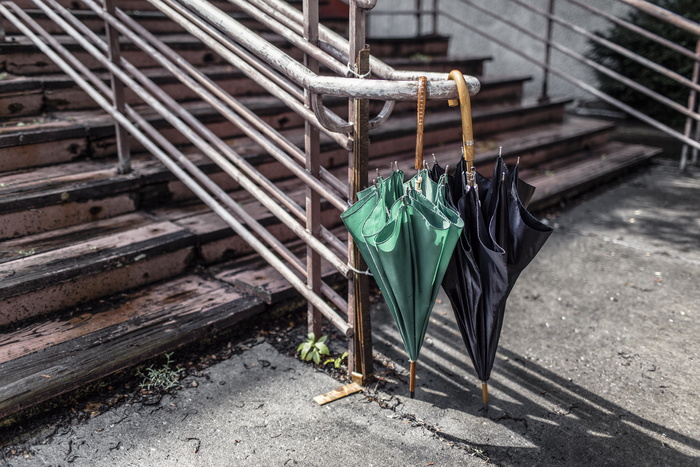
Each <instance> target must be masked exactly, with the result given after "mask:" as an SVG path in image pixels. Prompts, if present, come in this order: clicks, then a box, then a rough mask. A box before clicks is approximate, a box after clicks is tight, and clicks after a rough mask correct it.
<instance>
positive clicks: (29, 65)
mask: <svg viewBox="0 0 700 467" xmlns="http://www.w3.org/2000/svg"><path fill="white" fill-rule="evenodd" d="M260 35H261V36H263V37H264V38H265V39H267V40H268V41H270V42H271V43H272V44H274V45H276V46H277V47H280V48H282V49H283V50H285V51H286V52H287V53H288V54H289V55H291V56H292V57H294V58H296V59H298V60H301V58H302V54H301V53H300V52H298V51H297V50H298V49H292V48H290V47H289V45H288V43H287V42H286V41H284V40H282V39H281V38H279V36H276V35H272V34H270V33H264V32H261V33H260ZM54 38H55V39H56V40H58V42H60V43H61V44H62V45H63V46H64V47H65V48H66V49H68V50H69V51H71V52H72V53H73V55H75V57H76V58H78V59H79V60H80V61H81V62H82V63H83V64H84V65H86V66H87V67H88V68H90V69H92V70H101V69H103V66H102V65H101V64H100V63H99V61H98V60H97V59H95V58H94V57H92V56H91V55H90V54H88V53H87V52H86V51H85V50H84V49H83V48H82V47H81V46H80V45H78V43H77V42H76V41H75V40H74V39H72V38H71V37H69V36H67V35H55V36H54ZM159 39H160V40H161V41H163V42H164V43H165V44H166V45H168V46H169V47H171V48H172V49H174V50H175V51H176V52H178V53H179V54H180V55H181V56H182V57H183V58H184V59H185V60H187V61H188V62H190V63H191V64H193V65H195V66H197V67H204V66H210V65H224V64H227V62H225V61H224V60H223V59H222V58H221V57H220V56H218V55H217V54H216V53H214V52H212V51H211V50H210V49H209V48H208V47H207V46H205V45H204V44H203V43H202V42H200V41H199V40H198V39H196V38H195V37H193V36H190V35H187V34H184V33H183V34H161V35H160V36H159ZM120 48H121V54H122V56H123V57H124V58H125V59H126V60H128V61H129V62H131V63H133V64H137V65H138V67H139V68H150V67H156V66H158V64H157V62H156V60H155V59H154V58H152V57H151V56H150V55H149V54H147V53H145V52H143V51H142V50H140V49H139V48H138V47H136V46H135V45H133V44H132V43H131V42H129V41H127V40H126V39H125V38H122V39H121V42H120ZM0 52H1V53H2V54H3V56H4V59H5V71H6V72H7V73H10V74H12V75H18V76H19V75H35V74H44V73H58V72H60V68H59V67H58V66H57V65H56V64H54V63H53V62H52V61H50V60H48V58H47V57H46V56H45V55H44V54H43V53H42V52H41V51H39V50H38V49H37V48H36V46H35V45H34V44H32V43H31V42H30V41H29V39H27V38H26V37H24V36H21V35H17V36H7V37H6V38H5V42H2V43H0Z"/></svg>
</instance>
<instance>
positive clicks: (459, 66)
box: [372, 49, 484, 76]
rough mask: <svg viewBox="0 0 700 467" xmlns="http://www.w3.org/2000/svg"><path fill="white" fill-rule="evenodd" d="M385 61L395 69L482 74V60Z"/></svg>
mask: <svg viewBox="0 0 700 467" xmlns="http://www.w3.org/2000/svg"><path fill="white" fill-rule="evenodd" d="M372 53H373V54H374V49H372ZM388 57H389V58H391V57H392V56H391V55H389V56H388ZM387 62H388V64H389V65H391V67H392V68H394V69H396V70H408V71H414V70H416V69H420V70H421V71H426V72H435V73H449V72H450V71H452V70H459V71H461V72H462V73H463V74H465V75H471V76H481V75H483V74H484V62H483V60H474V61H472V60H460V61H451V62H443V61H437V60H436V61H431V60H426V61H425V62H420V63H416V62H411V63H406V64H403V63H394V62H392V61H391V60H387Z"/></svg>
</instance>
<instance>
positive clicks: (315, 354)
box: [312, 351, 321, 365]
mask: <svg viewBox="0 0 700 467" xmlns="http://www.w3.org/2000/svg"><path fill="white" fill-rule="evenodd" d="M312 357H313V359H314V363H315V364H316V365H319V364H320V363H321V354H319V353H318V352H316V351H314V352H312Z"/></svg>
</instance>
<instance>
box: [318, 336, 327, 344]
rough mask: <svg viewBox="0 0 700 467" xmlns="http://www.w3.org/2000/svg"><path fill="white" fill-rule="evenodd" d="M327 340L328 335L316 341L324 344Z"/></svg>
mask: <svg viewBox="0 0 700 467" xmlns="http://www.w3.org/2000/svg"><path fill="white" fill-rule="evenodd" d="M327 340H328V336H321V338H320V339H319V340H317V341H316V343H318V344H323V343H324V342H326V341H327Z"/></svg>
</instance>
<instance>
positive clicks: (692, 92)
mask: <svg viewBox="0 0 700 467" xmlns="http://www.w3.org/2000/svg"><path fill="white" fill-rule="evenodd" d="M456 1H458V2H460V3H462V4H465V5H469V6H470V7H472V8H474V9H476V10H477V11H479V12H481V13H483V14H486V15H489V16H491V17H493V18H494V19H496V20H497V21H499V22H501V23H502V24H505V25H507V26H508V27H509V28H510V29H512V30H516V31H518V32H519V33H522V34H524V35H526V36H527V37H529V38H531V39H533V40H535V41H537V42H540V43H542V44H544V45H545V56H544V58H543V59H540V58H538V57H535V56H533V55H532V54H530V53H527V52H525V51H524V50H523V47H522V44H513V43H510V42H508V41H507V40H506V39H504V37H503V36H499V35H496V34H493V33H491V32H490V31H488V30H486V29H485V28H482V27H479V25H478V24H476V22H475V21H471V20H470V17H469V16H468V15H459V16H458V15H455V14H452V13H451V12H449V11H446V10H445V9H444V8H439V11H438V14H439V16H440V17H441V18H445V19H448V20H450V21H451V22H453V23H454V24H457V25H459V26H461V27H463V28H465V29H466V30H469V31H470V32H475V33H478V34H479V35H481V36H483V37H486V38H488V39H489V40H490V41H492V42H493V43H496V44H498V45H499V46H500V47H503V48H505V49H507V50H509V51H511V52H513V53H515V54H517V55H518V56H520V57H521V58H524V59H525V60H527V61H529V62H530V63H532V64H534V65H536V66H538V67H540V68H542V69H543V70H544V79H543V92H542V96H541V99H546V98H547V92H548V90H547V82H548V75H550V74H551V75H555V76H557V77H559V78H561V79H563V80H564V81H567V82H569V83H571V84H573V85H575V86H577V87H578V88H580V89H583V90H584V91H586V92H588V93H590V94H592V95H594V96H596V97H598V98H599V99H601V100H603V101H605V102H607V103H608V104H610V105H612V106H614V107H617V108H618V109H620V110H622V111H623V112H625V113H627V114H629V115H631V116H632V117H634V118H636V119H638V120H640V121H642V122H644V123H647V124H648V125H650V126H652V127H654V128H657V129H659V130H661V131H662V132H664V133H666V134H667V135H669V136H671V137H673V138H675V139H677V140H678V141H680V142H681V143H683V144H684V147H683V152H682V154H681V162H680V166H681V169H683V168H685V165H686V157H687V156H686V154H687V151H688V149H689V148H693V161H697V155H698V151H699V150H700V141H699V137H700V113H699V112H698V110H697V101H698V99H697V94H698V92H700V24H698V23H695V22H693V21H691V20H689V19H687V18H684V17H682V16H680V15H677V14H674V13H672V12H670V11H668V10H665V9H663V8H661V7H659V6H658V5H654V4H651V3H649V2H647V1H644V0H617V1H618V2H620V3H623V4H625V5H627V6H629V7H632V8H636V9H638V10H639V11H643V12H645V13H647V14H650V15H653V16H654V17H655V18H657V19H659V20H662V21H665V22H667V23H669V24H672V25H674V26H675V27H678V28H681V29H683V30H684V31H688V32H689V33H691V34H694V35H695V36H696V37H697V47H696V50H695V51H691V50H688V49H686V48H684V47H681V46H680V45H678V44H675V43H673V42H671V41H669V40H667V39H665V38H661V37H659V36H658V35H656V34H653V33H651V32H649V31H646V30H644V29H642V28H639V27H637V26H635V25H633V24H631V23H629V22H628V21H625V20H622V19H619V18H616V17H615V16H613V15H611V14H608V13H605V12H603V11H602V10H600V9H598V8H595V7H592V6H590V5H588V4H586V3H585V2H583V1H581V0H561V1H568V2H570V3H571V4H573V5H576V6H578V7H581V8H584V9H586V10H587V11H589V12H590V13H592V14H594V15H597V16H600V17H601V18H604V19H607V20H610V21H613V22H614V23H616V24H618V25H620V26H622V27H625V28H628V29H629V30H630V31H632V32H634V33H638V34H641V35H643V36H644V37H647V38H649V39H651V40H654V41H656V42H657V43H659V44H661V45H662V46H664V47H668V48H669V49H671V50H674V51H676V52H678V53H681V54H682V55H683V56H685V57H688V58H690V59H692V60H694V61H695V66H694V72H693V76H692V77H691V78H690V79H689V78H687V77H685V76H682V75H680V74H678V73H677V72H675V71H674V70H669V69H667V68H665V67H663V66H661V65H659V64H657V63H655V62H653V61H650V60H648V59H646V58H645V57H642V56H640V55H638V54H635V53H633V52H631V51H629V50H626V49H624V48H622V47H619V46H617V45H616V44H613V43H611V42H609V41H607V40H605V39H604V38H602V37H599V36H597V35H595V34H593V33H591V32H590V31H588V30H586V29H585V28H582V27H580V26H578V25H576V24H574V23H572V22H571V21H569V20H566V19H564V18H563V17H561V16H559V15H555V14H553V5H554V0H550V2H549V4H550V9H549V11H545V10H543V9H540V8H536V7H534V6H532V5H531V4H530V2H526V1H524V0H510V3H513V4H515V5H518V6H519V7H521V8H524V9H527V10H528V11H530V12H533V13H535V14H536V15H538V16H539V17H541V18H544V19H545V20H547V23H548V27H549V28H550V29H551V25H552V24H554V23H556V24H558V25H559V26H561V27H564V28H566V29H568V30H570V31H572V32H574V33H576V34H578V35H580V36H582V37H585V38H586V39H588V40H590V41H594V42H596V43H598V44H601V45H603V46H605V47H608V48H610V49H611V50H614V51H616V52H617V53H620V54H622V55H623V56H625V57H627V58H628V59H631V60H634V61H636V62H637V63H640V64H641V65H643V66H645V67H647V68H648V69H650V70H653V71H654V72H656V73H660V74H662V75H664V76H666V77H668V78H669V79H672V80H674V81H676V82H678V83H680V84H681V85H683V86H684V87H686V88H687V89H688V91H689V95H688V103H687V105H685V106H684V105H682V104H679V103H677V102H675V101H673V100H671V99H669V98H667V97H666V96H664V95H662V94H659V93H657V92H654V91H652V90H650V89H648V88H646V87H644V86H642V85H641V84H639V83H637V82H635V81H634V80H633V79H629V78H627V77H625V76H622V75H620V74H618V73H616V72H615V71H613V70H611V69H609V68H607V67H605V66H604V65H602V64H600V63H598V62H595V61H593V60H590V59H588V58H587V57H585V56H584V55H583V54H581V53H578V52H576V51H575V50H573V49H571V48H568V47H565V46H562V45H561V44H559V43H557V42H556V41H553V40H552V38H551V36H549V35H547V36H540V35H539V34H537V33H535V32H533V28H532V27H531V26H530V25H529V24H527V25H526V24H522V23H521V22H519V21H518V20H517V19H509V18H506V17H504V16H503V14H502V13H499V12H498V11H494V10H493V9H492V8H487V7H485V6H482V5H481V4H480V3H481V2H478V3H477V2H476V1H474V0H456ZM433 13H434V12H433V11H429V12H425V14H433ZM550 49H554V50H557V51H559V52H561V53H563V54H565V55H566V56H568V57H570V58H573V59H574V60H576V61H578V62H579V63H583V64H585V65H586V66H588V67H590V68H593V69H595V70H596V71H598V72H600V73H602V74H605V75H607V76H609V77H611V78H613V79H615V80H617V81H619V82H621V83H623V84H624V85H625V86H627V87H629V88H631V89H634V90H635V91H637V92H640V93H642V94H644V95H646V96H648V97H650V98H652V99H654V100H656V101H658V102H660V103H662V104H663V105H665V106H666V107H668V108H670V109H672V110H674V111H676V112H678V113H680V114H681V115H684V116H685V117H686V125H685V129H684V131H683V132H682V133H681V132H680V131H678V130H676V129H674V128H671V127H669V126H668V125H666V124H665V123H663V122H660V121H658V120H656V119H655V118H653V116H650V115H646V114H644V113H642V112H640V111H638V110H637V109H634V108H632V107H631V106H629V105H627V104H625V103H623V102H621V101H620V100H618V99H616V98H615V97H614V96H611V95H608V94H606V93H603V92H602V91H600V90H599V89H597V88H596V87H595V86H593V85H592V84H591V83H590V82H588V81H584V80H581V79H577V78H575V77H574V76H572V75H571V73H570V70H558V69H556V68H554V67H553V66H552V64H551V61H550V57H549V50H550ZM693 127H695V135H694V136H691V135H692V133H693Z"/></svg>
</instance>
